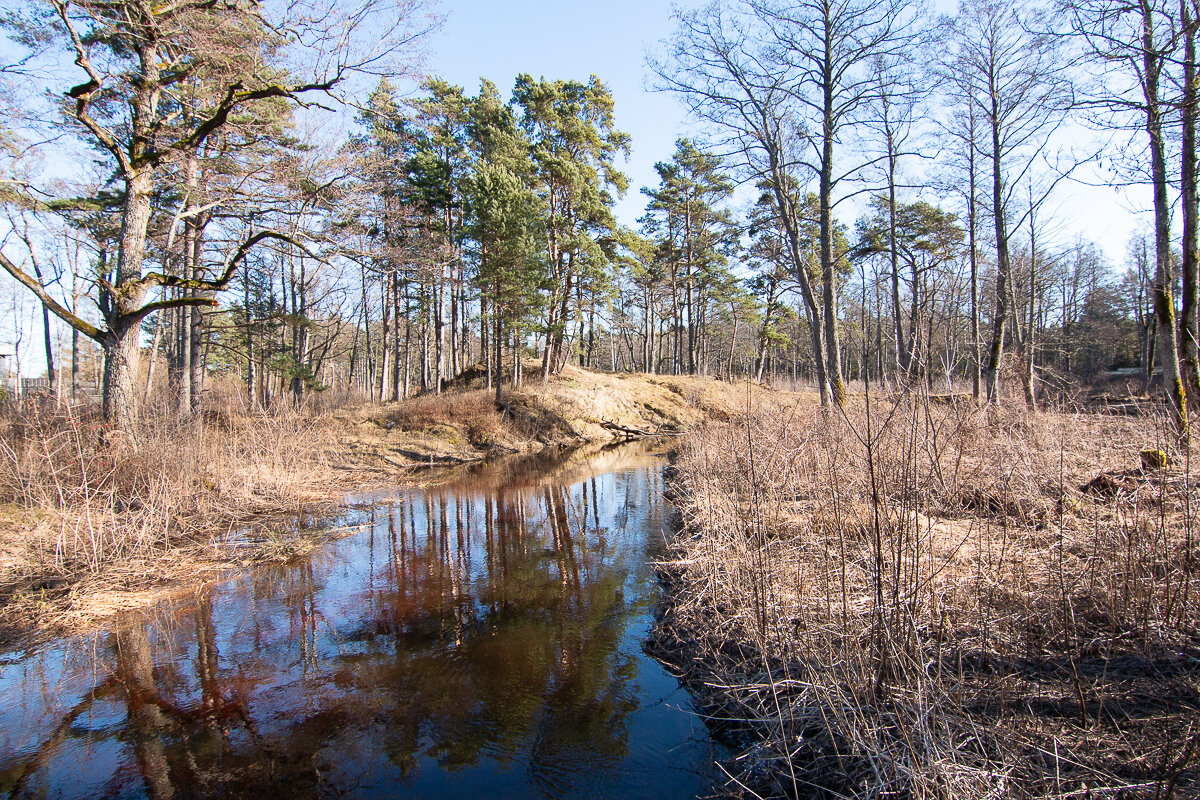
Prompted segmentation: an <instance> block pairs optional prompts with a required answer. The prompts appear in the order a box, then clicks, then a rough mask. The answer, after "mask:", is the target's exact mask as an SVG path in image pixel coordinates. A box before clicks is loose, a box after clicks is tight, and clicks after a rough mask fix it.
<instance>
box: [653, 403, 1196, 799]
mask: <svg viewBox="0 0 1200 800" xmlns="http://www.w3.org/2000/svg"><path fill="white" fill-rule="evenodd" d="M1163 430H1164V427H1163V426H1162V425H1160V424H1159V423H1158V421H1156V420H1154V419H1132V418H1127V417H1106V416H1098V415H1080V414H1057V413H1044V414H1041V415H1038V416H1036V417H1031V416H1029V415H1027V414H1026V413H1025V412H1024V411H1023V410H1007V409H1005V410H999V409H995V408H991V409H979V408H976V407H975V406H973V405H971V404H969V403H968V404H947V405H937V404H933V403H930V402H929V399H928V398H925V399H924V400H917V401H914V400H896V401H894V402H889V401H886V400H880V399H878V398H874V397H868V398H864V397H863V396H859V397H857V398H856V399H854V400H853V401H852V402H851V403H850V405H849V407H848V408H847V409H846V412H845V413H844V414H838V413H836V412H834V413H823V412H821V411H820V410H818V409H817V408H815V407H814V406H812V405H798V406H796V407H794V408H793V409H792V410H791V411H790V412H788V413H786V414H782V415H781V414H778V413H774V412H771V413H763V412H760V411H756V410H754V409H751V410H750V411H749V413H747V414H746V415H745V416H744V417H742V418H741V419H738V420H733V421H731V422H729V423H727V424H713V425H709V426H707V427H705V428H704V429H703V430H702V431H700V432H698V433H697V434H695V435H693V436H691V437H689V438H688V439H687V440H686V442H685V444H684V446H683V448H682V450H681V452H680V454H679V457H678V460H677V467H678V477H677V479H676V480H677V484H678V485H677V488H676V491H677V492H678V494H679V498H680V499H679V505H680V510H681V514H682V521H683V530H682V532H681V534H680V536H679V538H678V542H677V545H676V547H677V552H676V554H675V559H674V563H673V564H671V565H668V567H667V568H668V570H669V571H672V572H673V573H674V575H673V582H672V585H673V586H674V587H675V594H674V600H673V603H672V605H671V607H670V611H669V613H668V614H667V616H666V617H665V618H664V619H663V621H662V624H661V626H660V631H659V633H660V636H659V644H660V646H661V647H662V652H663V653H664V655H665V656H666V657H667V658H668V660H670V661H672V662H673V663H675V664H677V665H678V666H679V667H680V669H681V671H682V672H683V673H684V674H685V676H686V677H687V679H688V680H689V682H690V683H691V684H692V685H693V687H695V688H696V689H697V690H699V691H700V692H701V693H702V695H703V696H704V697H705V698H706V702H707V703H708V706H709V710H710V713H711V714H712V716H713V718H714V719H716V720H720V721H721V722H720V723H719V724H720V725H721V726H722V727H723V728H725V729H726V730H727V731H728V732H730V733H732V734H734V735H735V737H736V738H738V739H739V740H740V741H741V742H742V743H743V744H744V745H745V746H746V747H747V749H746V751H745V752H744V753H743V754H742V756H740V757H739V758H738V759H736V760H735V761H734V762H733V763H732V764H730V765H727V768H728V770H729V772H730V787H731V790H732V791H734V793H742V794H744V795H746V796H764V797H765V796H802V797H808V796H831V797H911V798H934V797H936V798H951V797H970V798H975V797H1014V798H1016V797H1054V798H1067V797H1125V798H1134V797H1139V798H1140V797H1146V798H1150V797H1155V798H1167V797H1171V796H1196V793H1197V791H1198V790H1200V784H1198V780H1197V766H1198V765H1197V747H1198V744H1200V689H1198V687H1200V647H1198V645H1200V633H1198V631H1197V626H1196V622H1197V614H1196V609H1197V604H1198V602H1200V597H1197V592H1200V585H1198V584H1197V581H1196V560H1195V556H1194V552H1193V543H1194V537H1195V530H1196V526H1195V522H1194V514H1195V509H1194V505H1195V504H1194V501H1193V499H1192V496H1191V495H1192V485H1193V484H1194V483H1195V481H1196V478H1197V474H1196V471H1195V470H1192V469H1191V466H1192V465H1191V464H1190V461H1189V459H1188V458H1187V456H1186V454H1179V453H1172V454H1171V456H1172V458H1173V460H1174V464H1173V465H1172V466H1170V467H1169V468H1167V469H1165V470H1150V469H1146V470H1143V469H1142V466H1141V459H1140V452H1139V451H1140V450H1141V449H1143V448H1152V449H1162V450H1166V451H1169V450H1170V448H1169V447H1168V446H1167V445H1166V444H1165V442H1164V436H1163V433H1162V431H1163Z"/></svg>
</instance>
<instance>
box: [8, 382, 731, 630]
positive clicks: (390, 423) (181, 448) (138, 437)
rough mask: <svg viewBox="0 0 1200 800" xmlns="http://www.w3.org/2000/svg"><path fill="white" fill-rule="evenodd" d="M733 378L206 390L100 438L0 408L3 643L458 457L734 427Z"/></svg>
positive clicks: (221, 558)
mask: <svg viewBox="0 0 1200 800" xmlns="http://www.w3.org/2000/svg"><path fill="white" fill-rule="evenodd" d="M744 392H745V388H744V386H738V385H732V384H725V383H722V382H719V381H716V380H713V379H706V378H692V377H659V376H648V375H603V374H597V373H590V372H586V371H584V370H579V369H574V368H567V370H566V371H565V372H564V374H563V375H562V376H560V377H558V378H555V379H552V380H551V381H549V382H547V383H545V384H542V383H540V382H529V383H527V384H526V386H525V387H524V388H522V389H521V390H511V391H506V393H505V402H504V406H503V407H502V408H499V409H498V408H497V407H496V406H495V404H494V398H493V395H492V393H491V392H489V391H487V390H486V389H483V388H471V387H470V386H467V385H464V386H460V387H457V388H454V389H452V390H450V391H447V392H445V393H443V394H442V395H440V396H433V395H425V396H420V397H416V398H412V399H410V400H408V401H405V402H400V403H388V404H382V405H368V406H361V407H357V408H348V409H339V410H335V411H332V412H324V413H301V412H296V411H292V410H282V411H276V412H270V413H264V412H262V411H257V410H249V409H246V408H244V407H241V406H240V405H239V404H238V403H237V402H234V401H229V400H227V399H226V400H222V399H221V398H214V401H213V402H212V403H210V404H209V406H208V407H207V410H206V413H205V414H204V416H203V417H201V418H198V419H187V420H182V419H179V418H177V417H174V416H172V415H170V414H166V413H160V414H158V415H157V416H154V415H148V416H147V418H146V420H145V423H144V425H143V427H142V428H141V429H140V430H139V431H137V433H136V434H135V435H132V436H127V437H124V438H122V439H116V440H114V441H111V442H110V443H109V444H107V445H104V446H102V445H101V444H100V443H99V439H100V435H99V434H100V428H99V425H98V421H97V420H96V419H95V418H94V416H88V415H79V414H73V413H71V412H69V411H59V412H51V411H49V410H46V411H45V412H43V413H35V412H29V413H25V414H20V415H17V414H13V413H9V414H7V415H3V416H0V644H7V645H10V646H11V645H13V644H17V643H20V642H21V641H23V640H26V639H29V638H30V637H39V636H49V635H54V634H56V633H64V632H69V631H72V630H77V629H80V628H83V627H87V626H90V625H92V624H94V623H95V622H96V621H97V620H99V619H101V618H104V617H107V616H110V615H112V614H114V613H117V612H119V611H122V610H125V609H128V608H131V607H137V606H141V605H144V604H146V603H148V602H151V601H152V600H154V599H157V598H160V597H162V596H163V595H164V594H166V593H170V592H172V591H177V590H179V589H180V588H186V587H188V586H192V585H194V584H195V583H196V582H197V581H204V580H211V579H216V578H219V577H221V576H223V575H225V574H228V573H229V572H230V571H232V570H238V569H243V568H245V567H248V566H250V565H251V564H254V563H257V562H263V561H281V560H288V559H291V558H294V557H296V556H298V555H300V554H302V553H304V552H307V551H308V550H310V549H312V548H313V547H316V546H317V545H318V544H319V543H320V542H321V541H323V540H325V539H327V538H328V537H329V536H331V535H336V534H335V533H333V532H331V531H329V530H327V527H326V526H325V525H324V524H323V521H324V520H328V519H330V518H332V517H333V516H334V515H335V514H336V512H337V511H338V509H339V508H340V506H341V505H342V503H343V502H344V499H345V497H346V496H347V494H349V493H353V492H359V491H364V490H368V489H372V488H378V487H395V486H404V485H412V484H414V483H418V482H429V481H441V480H447V479H448V478H449V477H450V476H452V475H453V469H454V468H455V467H461V466H463V465H469V464H474V463H478V462H481V461H485V460H489V459H495V458H497V457H500V456H503V455H507V454H512V453H521V452H537V451H539V450H542V449H544V448H548V447H576V446H579V445H583V444H586V443H588V442H596V441H607V440H612V439H614V438H621V437H624V436H627V435H631V434H636V433H638V432H641V433H647V434H650V433H658V434H664V433H665V434H678V433H681V432H683V431H685V430H688V429H689V428H691V427H693V426H695V425H697V424H699V423H700V422H701V421H703V420H705V419H728V418H730V415H731V414H733V413H736V410H737V409H738V408H739V407H740V404H741V403H743V402H744V400H743V396H744Z"/></svg>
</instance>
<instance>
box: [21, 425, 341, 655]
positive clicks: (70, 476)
mask: <svg viewBox="0 0 1200 800" xmlns="http://www.w3.org/2000/svg"><path fill="white" fill-rule="evenodd" d="M213 406H217V407H216V408H213ZM209 408H210V410H209V411H207V412H206V413H205V414H204V415H203V416H202V417H197V418H182V417H179V416H178V415H174V414H169V413H164V412H162V410H158V411H157V412H156V413H152V414H147V415H146V418H145V419H144V421H143V425H142V426H141V427H140V429H139V430H138V432H137V434H136V435H133V436H114V435H112V434H110V435H109V436H108V437H106V438H107V441H104V442H102V437H101V426H100V422H99V420H98V419H97V418H96V417H95V416H94V415H80V414H77V413H76V412H75V411H74V410H71V409H62V410H59V411H56V410H53V409H50V408H44V409H37V408H34V409H29V410H27V411H25V412H23V413H19V414H16V413H9V414H7V415H5V416H3V417H0V508H2V509H7V510H8V512H9V513H8V514H7V515H5V516H7V517H8V518H9V519H8V520H7V522H8V523H9V524H7V525H5V526H4V527H3V529H0V635H13V634H14V633H19V632H20V629H23V628H30V627H34V626H37V625H40V624H42V623H43V622H44V620H39V619H25V617H27V616H29V615H30V614H31V613H32V612H33V611H35V610H37V609H44V608H49V606H48V605H47V601H48V600H53V601H55V602H53V603H50V606H54V607H55V609H56V610H58V611H71V610H74V611H75V612H78V615H79V616H82V617H90V616H91V614H90V613H88V610H87V609H86V608H85V606H86V605H87V596H89V595H97V596H98V595H106V594H108V593H110V590H113V589H117V588H120V589H123V590H136V589H141V588H145V587H147V586H151V585H154V584H156V583H159V582H161V581H162V580H163V579H164V578H170V577H172V576H175V575H178V574H186V573H189V572H192V571H193V570H194V569H195V568H196V563H197V558H199V559H200V560H202V561H203V560H210V561H211V560H216V559H220V558H222V557H224V554H222V553H220V552H219V551H218V550H217V549H216V548H214V543H215V542H216V540H217V539H218V538H220V537H225V536H227V535H228V534H231V533H237V532H243V533H244V532H246V531H248V530H250V529H257V530H268V529H272V528H274V527H276V526H277V525H278V523H279V522H280V521H281V520H282V519H284V518H290V517H294V516H295V515H296V514H297V513H299V512H302V511H303V512H313V511H319V510H323V509H329V508H332V506H333V504H335V503H336V502H338V501H339V500H340V499H341V496H342V493H343V492H344V491H345V490H346V488H348V487H349V486H350V485H352V482H351V477H350V474H349V473H348V472H347V471H346V470H345V468H344V465H343V464H342V460H343V451H342V449H341V447H340V445H339V442H338V428H337V426H336V425H334V424H332V423H331V421H330V420H329V419H328V418H326V417H323V416H320V415H315V414H310V413H304V414H302V413H298V412H295V411H293V410H289V409H280V410H277V411H273V412H271V413H264V412H261V411H260V412H254V411H247V410H244V409H241V408H239V407H235V406H233V405H230V404H227V403H216V402H214V403H212V404H211V405H210V406H209ZM276 549H277V550H279V549H280V548H276ZM283 549H286V548H283ZM281 552H282V551H281ZM193 574H194V573H193ZM68 593H69V595H70V596H69V597H68V596H66V595H67V594H68ZM31 604H32V605H31Z"/></svg>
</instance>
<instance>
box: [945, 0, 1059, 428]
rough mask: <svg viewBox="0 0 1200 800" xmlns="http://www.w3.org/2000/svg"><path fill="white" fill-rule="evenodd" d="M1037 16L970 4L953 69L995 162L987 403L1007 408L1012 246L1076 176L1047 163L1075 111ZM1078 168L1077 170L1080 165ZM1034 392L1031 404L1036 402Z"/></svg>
mask: <svg viewBox="0 0 1200 800" xmlns="http://www.w3.org/2000/svg"><path fill="white" fill-rule="evenodd" d="M1033 16H1034V12H1033V10H1032V8H1031V6H1030V5H1029V4H1028V3H1027V2H1025V0H965V1H964V2H963V3H962V4H961V5H960V7H959V14H958V17H957V18H956V19H955V20H953V22H952V24H951V28H950V35H951V37H952V41H953V67H954V71H955V73H956V74H957V75H959V76H960V79H959V80H960V83H961V86H962V88H963V89H965V94H966V96H967V97H968V98H969V99H970V103H971V105H972V107H973V109H974V112H975V119H978V120H979V121H980V122H981V123H982V125H983V126H984V128H985V130H986V133H987V137H988V138H987V140H986V146H984V147H982V148H980V149H981V151H982V152H981V154H982V155H983V157H984V158H985V159H986V160H987V161H990V162H991V168H992V170H991V171H992V176H991V177H992V181H991V184H992V185H991V215H992V221H993V224H994V232H995V242H996V293H995V296H996V309H995V313H994V315H993V317H992V337H991V344H990V346H989V348H988V357H987V367H986V370H985V374H986V378H987V395H988V400H989V401H990V402H994V403H999V402H1000V366H1001V358H1002V355H1003V352H1004V344H1005V338H1006V334H1007V327H1008V321H1009V317H1010V315H1011V314H1012V311H1013V310H1012V309H1011V308H1010V298H1011V293H1012V289H1011V283H1012V279H1013V276H1012V258H1011V254H1010V246H1009V245H1010V243H1009V239H1010V237H1011V235H1012V233H1013V231H1016V230H1018V229H1019V228H1020V227H1021V225H1022V223H1023V222H1024V221H1025V218H1026V217H1027V216H1028V215H1029V214H1031V213H1033V211H1034V210H1036V209H1037V208H1038V207H1039V206H1040V205H1041V203H1043V202H1044V201H1045V200H1046V198H1047V197H1049V195H1050V192H1051V191H1052V190H1053V189H1054V187H1055V185H1056V184H1057V183H1058V180H1060V179H1061V178H1062V177H1063V176H1064V175H1066V174H1068V173H1069V172H1070V168H1068V169H1066V170H1063V169H1057V168H1056V165H1053V164H1050V163H1049V162H1048V160H1047V157H1046V156H1047V153H1048V152H1049V150H1050V146H1051V142H1052V140H1053V138H1054V135H1055V134H1056V133H1057V132H1058V130H1059V129H1060V127H1061V126H1062V124H1063V122H1064V121H1065V119H1066V117H1067V114H1068V112H1069V110H1070V108H1071V107H1072V103H1073V95H1072V88H1071V85H1070V83H1069V81H1068V80H1067V77H1066V74H1065V70H1066V67H1067V64H1066V63H1064V61H1063V60H1062V58H1061V57H1060V56H1061V54H1060V52H1059V50H1060V42H1059V40H1058V39H1057V38H1056V37H1054V36H1052V35H1049V34H1045V33H1037V32H1034V31H1032V30H1031V29H1030V25H1029V23H1030V22H1031V21H1032V18H1033ZM1073 163H1077V162H1073ZM1039 167H1044V168H1046V169H1047V171H1048V172H1050V173H1052V175H1053V177H1051V178H1050V179H1049V180H1048V181H1047V182H1046V183H1045V184H1044V185H1043V186H1042V188H1040V189H1039V191H1038V192H1037V194H1036V196H1035V197H1034V198H1033V202H1032V203H1030V204H1028V205H1027V206H1025V212H1024V214H1020V213H1019V206H1020V205H1022V203H1021V200H1022V199H1023V198H1020V193H1019V187H1020V186H1021V185H1022V184H1026V183H1028V181H1030V180H1031V179H1033V178H1034V176H1035V173H1036V172H1037V171H1038V168H1039ZM1030 389H1031V386H1029V385H1026V398H1025V399H1026V402H1028V403H1029V404H1030V407H1031V408H1032V407H1033V406H1034V404H1035V402H1036V399H1035V398H1033V397H1032V396H1030Z"/></svg>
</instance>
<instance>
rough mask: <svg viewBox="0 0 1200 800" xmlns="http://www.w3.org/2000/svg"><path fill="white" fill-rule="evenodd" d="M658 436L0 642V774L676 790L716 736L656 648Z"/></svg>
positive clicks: (81, 789)
mask: <svg viewBox="0 0 1200 800" xmlns="http://www.w3.org/2000/svg"><path fill="white" fill-rule="evenodd" d="M661 466H662V463H661V460H660V459H659V458H658V457H657V456H655V455H653V454H652V453H650V452H649V451H648V450H647V449H646V447H644V446H637V445H633V446H626V447H624V448H618V449H615V450H608V451H603V452H600V453H598V454H594V455H592V456H590V457H583V456H581V455H580V454H578V453H577V454H573V455H569V456H561V457H558V458H543V459H540V460H534V461H530V460H528V459H527V460H525V461H522V462H511V463H507V464H501V465H498V466H495V467H490V468H487V469H484V470H481V471H476V472H475V473H474V474H470V475H466V476H464V477H462V478H460V479H457V480H456V481H455V482H453V483H451V484H449V485H445V486H441V487H437V488H434V489H429V490H414V491H411V492H405V493H402V494H399V495H392V496H391V497H376V498H364V501H369V502H364V503H363V504H362V505H361V506H360V507H359V508H358V509H356V510H352V511H349V512H347V513H346V514H345V516H344V518H343V519H341V520H340V521H339V522H340V524H343V525H347V526H350V525H359V526H361V528H360V529H359V530H358V531H357V532H355V533H353V534H352V535H350V536H347V537H346V538H342V539H339V540H337V541H335V542H333V543H331V544H329V545H326V546H322V547H321V548H320V549H318V550H317V551H316V552H314V553H313V554H312V555H311V556H309V557H306V558H305V559H303V560H300V561H297V562H293V563H289V564H287V565H283V566H277V567H270V568H263V569H258V570H254V571H252V572H249V573H247V574H245V575H242V576H240V577H237V578H234V579H232V580H228V581H224V582H221V583H218V584H216V585H209V586H207V587H205V588H202V589H200V590H198V591H196V592H195V593H194V594H190V595H187V596H185V597H184V598H182V599H176V600H172V601H171V602H170V603H166V604H163V605H161V606H159V607H156V608H153V609H151V610H149V611H147V612H143V613H138V614H130V615H126V616H124V617H122V618H121V619H119V620H118V621H117V622H116V623H115V624H114V625H113V627H112V629H111V630H105V631H101V632H97V633H96V634H94V635H92V636H88V637H81V638H75V639H70V640H64V641H60V642H56V643H54V644H52V645H50V646H47V647H43V648H40V649H38V650H36V651H33V652H28V653H14V654H7V655H6V656H3V657H2V660H0V796H3V795H7V796H16V797H26V796H29V797H119V798H135V797H152V798H165V797H207V796H214V795H216V796H226V797H253V798H268V797H280V796H282V797H286V798H302V797H429V798H435V797H436V798H441V797H468V798H476V797H478V798H483V797H513V798H518V797H547V798H560V797H564V798H565V797H620V798H637V797H646V798H649V797H653V798H674V797H680V798H682V797H694V796H696V795H697V794H703V793H705V791H706V790H707V789H708V788H709V787H710V786H711V785H712V783H713V781H714V779H715V777H716V776H715V775H714V770H715V767H713V766H712V762H713V759H714V758H717V757H720V756H721V755H722V753H720V752H717V747H716V745H714V744H713V743H711V742H710V740H709V738H708V735H707V731H706V730H705V727H704V725H703V723H702V722H701V721H700V720H699V719H698V718H697V717H696V716H695V714H694V713H693V712H692V707H691V699H690V697H689V696H688V694H687V693H686V691H684V690H683V689H681V688H679V684H678V682H677V681H676V680H675V679H674V678H672V677H671V675H670V674H668V673H667V672H665V671H664V670H663V669H662V667H661V666H659V664H658V663H657V662H655V661H654V660H653V659H651V658H649V657H648V656H646V655H645V654H644V653H643V651H642V645H643V643H644V641H645V640H646V638H647V636H648V634H649V630H650V625H651V615H652V611H653V605H654V603H655V602H656V600H657V595H656V588H655V582H654V579H653V574H652V571H651V569H650V568H649V567H648V566H647V564H646V561H647V557H648V555H652V554H653V552H654V549H655V548H656V547H658V546H659V545H660V544H661V541H662V534H663V529H664V515H665V511H666V509H665V507H664V501H663V500H662V489H663V486H662V479H661V477H660V469H661Z"/></svg>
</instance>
